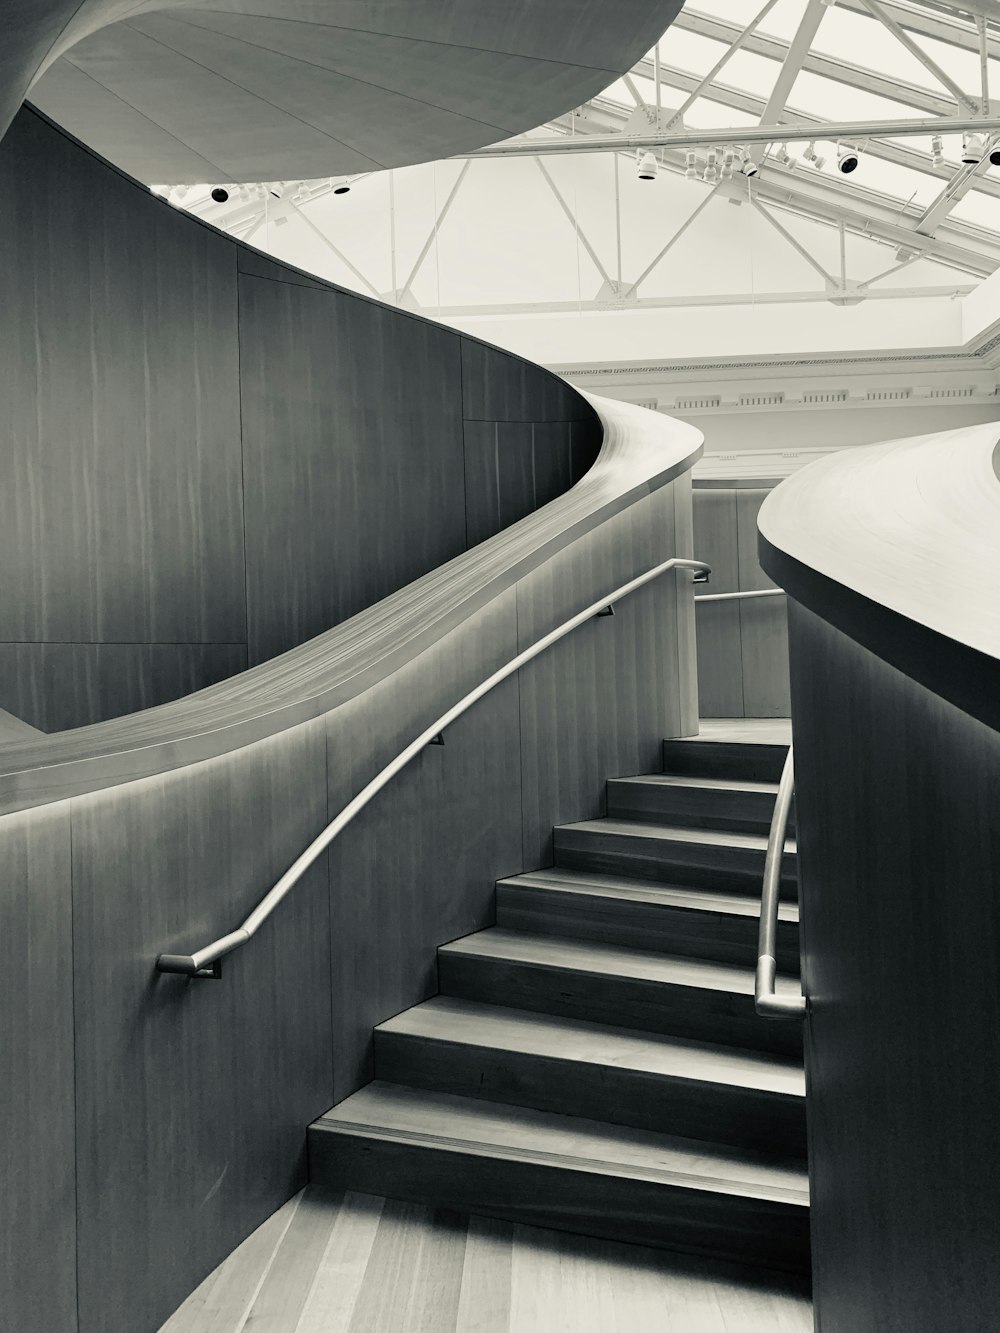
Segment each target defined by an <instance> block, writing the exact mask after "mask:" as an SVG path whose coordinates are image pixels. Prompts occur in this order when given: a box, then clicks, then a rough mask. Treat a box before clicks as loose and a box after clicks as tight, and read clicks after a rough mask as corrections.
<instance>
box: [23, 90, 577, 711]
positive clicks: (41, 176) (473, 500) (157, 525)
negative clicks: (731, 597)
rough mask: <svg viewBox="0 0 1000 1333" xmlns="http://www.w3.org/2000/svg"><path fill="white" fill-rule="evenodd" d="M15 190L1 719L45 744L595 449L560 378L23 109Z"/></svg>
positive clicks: (152, 696) (421, 556)
mask: <svg viewBox="0 0 1000 1333" xmlns="http://www.w3.org/2000/svg"><path fill="white" fill-rule="evenodd" d="M0 191H2V192H3V196H4V199H5V207H4V210H3V214H2V217H0V310H2V311H3V312H4V315H3V318H4V319H5V320H6V321H8V324H7V326H8V327H10V328H12V329H13V331H14V332H13V336H12V337H11V339H10V342H9V346H8V352H9V354H8V355H5V357H4V358H3V359H2V360H0V402H2V403H3V405H4V419H3V424H2V425H0V438H2V439H3V442H4V445H5V448H4V458H5V462H6V465H7V472H6V476H5V485H4V486H3V487H2V488H0V567H2V568H3V571H4V587H3V592H2V595H0V708H4V709H6V710H7V711H9V712H11V713H13V714H14V715H15V716H19V717H21V718H23V719H24V720H25V721H26V722H28V723H30V724H31V725H33V726H36V727H39V728H41V729H42V730H43V731H49V732H53V731H61V730H64V729H67V728H70V727H79V726H84V725H86V724H88V723H91V722H97V721H101V720H103V719H105V718H108V717H114V716H117V715H119V714H122V713H128V712H132V711H135V710H138V709H143V708H149V707H152V706H154V705H156V704H159V703H163V702H165V701H166V700H169V699H172V698H177V697H178V696H181V695H185V694H189V693H191V692H193V691H195V690H198V689H201V688H202V687H203V686H206V685H210V684H213V683H214V682H215V681H218V680H221V679H223V678H225V677H228V676H231V675H233V674H234V673H236V672H239V671H242V670H245V669H246V667H247V666H254V665H256V664H257V663H259V662H263V661H266V660H267V659H268V658H270V657H273V656H275V654H277V653H280V652H283V651H284V650H285V649H287V648H291V647H294V646H295V645H296V644H298V643H302V642H304V641H305V640H307V639H310V638H312V637H313V636H314V635H316V634H318V633H320V632H321V631H322V630H325V629H328V628H330V627H331V626H333V625H336V624H339V623H340V622H341V621H343V620H346V619H347V618H349V617H350V616H352V615H353V614H354V613H355V612H357V611H359V610H362V609H363V608H364V607H366V606H370V605H372V604H373V603H375V602H377V601H379V600H380V599H381V598H383V597H385V596H387V595H388V594H389V593H391V592H394V591H395V590H396V589H397V588H400V587H402V586H404V585H405V584H407V583H409V582H411V581H412V580H413V579H414V578H417V577H418V576H419V575H421V574H424V573H426V572H427V571H428V570H431V569H435V568H437V566H438V565H440V564H442V563H443V562H444V561H446V560H448V559H449V558H450V557H451V556H453V555H456V554H458V553H459V552H461V551H464V550H466V549H467V548H468V547H470V546H474V545H476V544H477V543H478V542H480V541H482V540H484V539H485V538H486V537H488V536H490V535H491V534H492V533H494V532H497V531H498V530H499V529H501V528H503V527H506V526H508V525H509V524H510V523H513V522H515V521H516V520H517V519H519V518H521V517H522V516H523V515H524V514H526V513H528V512H530V511H531V510H533V509H535V508H537V507H539V506H540V505H542V504H544V503H545V502H546V501H548V500H550V499H552V498H553V497H554V496H556V495H559V494H561V493H562V492H563V491H565V490H566V489H567V488H568V487H569V486H570V485H571V484H572V483H573V482H574V481H576V480H577V479H578V477H580V476H581V475H582V474H583V472H584V471H586V469H587V468H588V467H589V466H590V465H591V463H592V462H593V461H594V458H595V457H596V455H597V449H598V447H599V443H600V431H599V428H598V424H597V419H596V417H595V415H594V413H593V411H592V410H591V409H590V408H588V407H587V405H586V403H585V402H584V401H583V399H582V398H580V397H579V395H578V394H576V393H575V392H574V391H573V390H572V389H570V388H569V386H567V385H566V384H564V383H563V382H562V381H561V380H558V379H557V378H556V377H555V376H553V375H550V374H548V373H547V372H546V371H544V370H542V369H540V368H539V367H536V366H532V365H530V364H528V363H525V362H523V361H519V360H518V359H517V358H515V357H512V356H509V355H507V354H505V353H503V352H500V351H498V350H496V349H495V348H491V347H488V346H486V345H485V344H483V343H479V342H477V341H476V340H475V339H473V338H468V337H465V336H462V335H459V334H457V333H454V332H452V331H451V330H449V329H446V328H443V327H442V326H440V325H437V324H432V323H430V322H428V321H426V320H422V319H419V318H417V317H415V316H411V315H400V314H399V312H397V311H395V310H393V309H391V308H389V307H386V306H383V305H380V304H379V303H378V302H374V301H369V300H366V299H365V298H363V297H359V296H355V295H354V294H352V293H349V292H346V291H343V290H341V289H339V288H336V287H332V286H331V285H329V284H328V283H325V282H323V281H321V280H319V279H314V278H310V277H308V276H307V275H305V274H302V273H299V272H297V271H296V270H294V269H291V268H288V267H287V266H284V265H280V264H276V263H274V262H273V261H271V260H269V259H267V258H265V257H264V256H263V255H259V254H258V253H257V252H256V251H253V250H250V249H249V248H247V247H246V246H242V245H240V244H238V243H236V242H234V241H232V240H231V239H230V238H228V237H226V236H223V235H221V234H219V233H218V232H216V231H214V230H213V229H212V228H209V227H205V226H202V225H200V224H198V223H196V222H194V221H193V220H192V219H190V218H188V217H186V216H184V215H182V214H179V213H178V212H177V211H176V210H175V209H173V208H171V207H170V206H169V205H167V204H165V203H164V202H163V201H162V200H160V199H158V198H156V197H154V196H152V195H150V194H149V192H148V191H146V190H145V189H143V188H141V187H139V186H137V185H136V184H135V183H134V182H132V181H129V180H128V179H127V178H126V177H124V176H122V175H120V174H119V173H118V172H116V171H115V170H114V169H112V168H110V167H109V166H108V165H107V164H106V163H102V162H101V161H100V160H99V159H97V158H95V157H94V156H93V155H92V154H90V153H89V152H88V151H87V150H85V149H83V148H81V147H80V146H79V145H77V144H75V143H74V142H73V141H72V140H70V139H68V138H67V137H66V136H65V135H64V134H63V133H61V132H60V131H59V130H57V129H56V128H55V127H54V126H52V125H51V124H49V123H47V122H46V121H45V120H44V119H43V118H42V117H40V116H38V115H37V114H36V113H34V112H32V111H29V110H25V111H23V112H22V113H21V115H20V117H19V119H18V120H17V122H16V123H15V125H14V126H13V128H12V129H11V131H10V132H9V134H8V135H7V138H6V139H5V140H4V142H3V143H2V144H0Z"/></svg>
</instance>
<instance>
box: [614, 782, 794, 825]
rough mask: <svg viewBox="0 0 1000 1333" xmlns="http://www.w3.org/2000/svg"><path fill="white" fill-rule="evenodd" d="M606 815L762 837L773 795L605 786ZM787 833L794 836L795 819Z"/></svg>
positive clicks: (655, 786)
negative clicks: (758, 834)
mask: <svg viewBox="0 0 1000 1333" xmlns="http://www.w3.org/2000/svg"><path fill="white" fill-rule="evenodd" d="M607 804H608V815H609V816H610V817H611V818H612V819H634V820H637V821H641V822H643V823H647V824H661V825H662V824H666V825H672V826H674V827H676V828H707V829H721V830H727V831H731V832H734V833H764V834H766V833H767V831H768V829H769V828H770V827H771V817H772V815H773V814H774V794H773V792H745V791H744V792H738V791H727V790H726V789H725V788H724V787H723V788H712V787H674V786H669V787H668V786H663V785H662V784H660V783H656V782H650V783H642V782H622V781H621V780H616V781H611V782H609V783H608V800H607ZM788 831H789V833H790V834H792V835H794V831H795V823H794V817H792V818H791V819H790V820H789V828H788Z"/></svg>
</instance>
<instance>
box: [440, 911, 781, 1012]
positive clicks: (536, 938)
mask: <svg viewBox="0 0 1000 1333" xmlns="http://www.w3.org/2000/svg"><path fill="white" fill-rule="evenodd" d="M440 952H441V953H450V954H466V955H471V956H472V957H488V958H494V959H503V960H505V961H510V962H520V963H527V964H528V965H530V966H536V967H556V968H564V969H570V970H573V971H578V972H591V973H598V974H601V975H605V976H618V977H627V978H632V979H635V980H641V981H655V982H660V983H662V984H664V985H675V986H692V987H696V988H700V989H703V990H716V991H728V992H730V993H735V994H741V995H752V994H753V991H754V973H753V969H752V968H749V967H739V966H737V965H735V964H731V963H712V962H707V961H704V960H702V959H700V958H680V957H675V956H674V955H672V954H664V953H651V952H648V951H647V950H645V949H630V948H627V947H625V946H624V945H612V944H599V943H596V942H594V941H591V940H574V939H563V938H562V937H560V936H552V935H532V934H529V933H527V932H523V933H522V932H521V931H515V930H505V929H504V928H503V927H502V926H490V927H488V928H487V929H486V930H480V931H477V932H476V933H475V934H474V935H466V936H464V937H463V938H462V939H460V940H453V941H452V943H450V944H444V945H442V946H441V949H440ZM777 990H778V993H779V994H788V995H798V994H800V993H801V991H800V986H799V983H798V982H797V981H796V980H795V979H793V978H790V977H785V976H781V975H779V977H778V979H777Z"/></svg>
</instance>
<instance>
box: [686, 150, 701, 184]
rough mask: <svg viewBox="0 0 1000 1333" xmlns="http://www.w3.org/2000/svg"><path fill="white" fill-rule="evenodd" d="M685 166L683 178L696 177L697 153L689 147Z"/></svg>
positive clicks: (694, 179)
mask: <svg viewBox="0 0 1000 1333" xmlns="http://www.w3.org/2000/svg"><path fill="white" fill-rule="evenodd" d="M686 161H687V166H686V167H685V168H684V178H685V180H689V181H696V180H697V179H698V154H697V153H696V152H694V150H693V149H689V150H688V153H687V155H686Z"/></svg>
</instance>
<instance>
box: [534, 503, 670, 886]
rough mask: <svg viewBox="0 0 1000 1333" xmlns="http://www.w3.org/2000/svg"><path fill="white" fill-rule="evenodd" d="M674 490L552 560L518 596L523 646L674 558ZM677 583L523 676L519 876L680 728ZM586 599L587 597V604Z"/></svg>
mask: <svg viewBox="0 0 1000 1333" xmlns="http://www.w3.org/2000/svg"><path fill="white" fill-rule="evenodd" d="M670 492H671V488H670V487H667V488H664V489H663V490H661V491H657V492H656V493H655V494H654V495H651V496H648V497H646V499H644V500H641V501H639V502H638V503H637V504H635V505H633V506H632V507H631V508H629V509H628V510H627V511H625V512H624V513H622V514H620V515H617V516H616V517H615V518H614V519H612V520H610V521H609V522H608V523H606V524H605V525H604V526H603V527H602V528H601V529H600V530H599V531H598V532H595V533H593V534H590V536H588V538H586V539H585V540H583V541H581V542H578V543H576V544H574V546H572V547H571V548H569V549H568V550H567V551H565V552H561V553H560V554H559V555H557V556H555V557H554V558H553V559H552V560H550V561H549V562H548V563H547V564H546V565H545V566H544V567H543V568H542V569H541V570H539V571H538V572H537V573H535V574H531V575H529V576H528V577H527V578H525V579H524V580H522V582H521V583H520V585H519V587H518V602H517V613H518V636H519V646H520V647H526V646H527V645H528V644H530V643H532V642H533V641H534V640H535V639H537V638H538V637H540V636H541V635H542V634H544V633H546V632H547V631H548V630H549V629H551V628H552V627H553V626H554V625H556V624H558V623H559V622H560V621H561V620H564V619H566V618H567V617H568V616H569V615H571V614H572V612H573V610H574V609H578V608H579V606H580V605H581V604H582V605H586V604H587V601H588V600H593V596H594V594H595V593H596V592H597V591H598V590H599V589H600V587H601V586H602V585H603V586H604V587H607V588H608V589H609V590H611V589H613V588H614V587H615V586H617V585H620V584H621V583H624V582H626V581H627V580H628V579H629V578H630V577H632V576H633V575H635V574H638V573H642V572H643V571H645V570H646V569H649V568H650V566H651V565H653V564H655V563H656V562H657V561H658V560H660V559H665V558H667V556H668V555H669V554H670V553H672V552H673V550H674V543H675V516H674V504H673V496H672V494H671V493H670ZM675 579H680V580H684V581H685V582H686V583H689V576H688V575H686V574H681V575H672V574H667V575H665V576H664V577H663V578H662V579H659V580H657V581H655V582H654V583H651V584H647V585H646V586H645V587H644V588H641V589H640V590H639V591H638V592H635V593H633V594H632V595H631V596H630V597H627V598H626V599H625V600H624V601H623V602H621V603H620V604H618V605H616V606H615V614H614V615H613V616H602V617H600V618H598V619H595V620H593V621H591V622H590V623H589V624H587V625H583V626H581V627H580V628H579V629H578V630H576V631H575V633H574V634H573V635H572V637H571V638H569V639H566V640H563V641H562V642H561V643H558V644H556V645H555V647H553V648H552V649H551V650H550V651H549V652H547V653H545V654H544V655H543V656H542V657H540V658H539V659H537V660H536V661H535V662H533V663H531V665H530V666H528V667H526V668H525V669H524V670H523V671H522V672H521V705H520V712H521V734H522V737H523V738H527V743H526V744H525V748H524V754H523V761H522V762H523V784H524V785H523V793H524V799H523V806H524V865H525V866H526V867H529V868H534V867H539V866H545V865H550V864H551V863H552V828H553V825H555V824H559V823H563V822H565V821H566V820H569V819H582V818H587V817H590V816H593V815H597V814H600V813H602V810H603V799H604V798H603V791H604V781H605V779H606V778H607V777H608V775H609V774H614V775H616V776H626V775H628V774H630V773H641V772H649V771H651V770H653V769H655V768H656V766H657V759H658V757H659V742H660V740H661V739H662V737H664V736H670V735H674V734H676V732H677V730H678V729H679V728H680V716H681V711H680V710H681V703H680V701H681V696H682V691H681V686H680V680H679V672H680V664H679V661H678V657H677V642H676V636H677V628H676V627H677V600H676V593H675V590H674V588H673V587H672V586H671V585H672V582H673V581H674V580H675ZM584 589H589V590H590V595H589V598H588V596H587V595H586V594H585V593H584V591H583V590H584Z"/></svg>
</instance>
